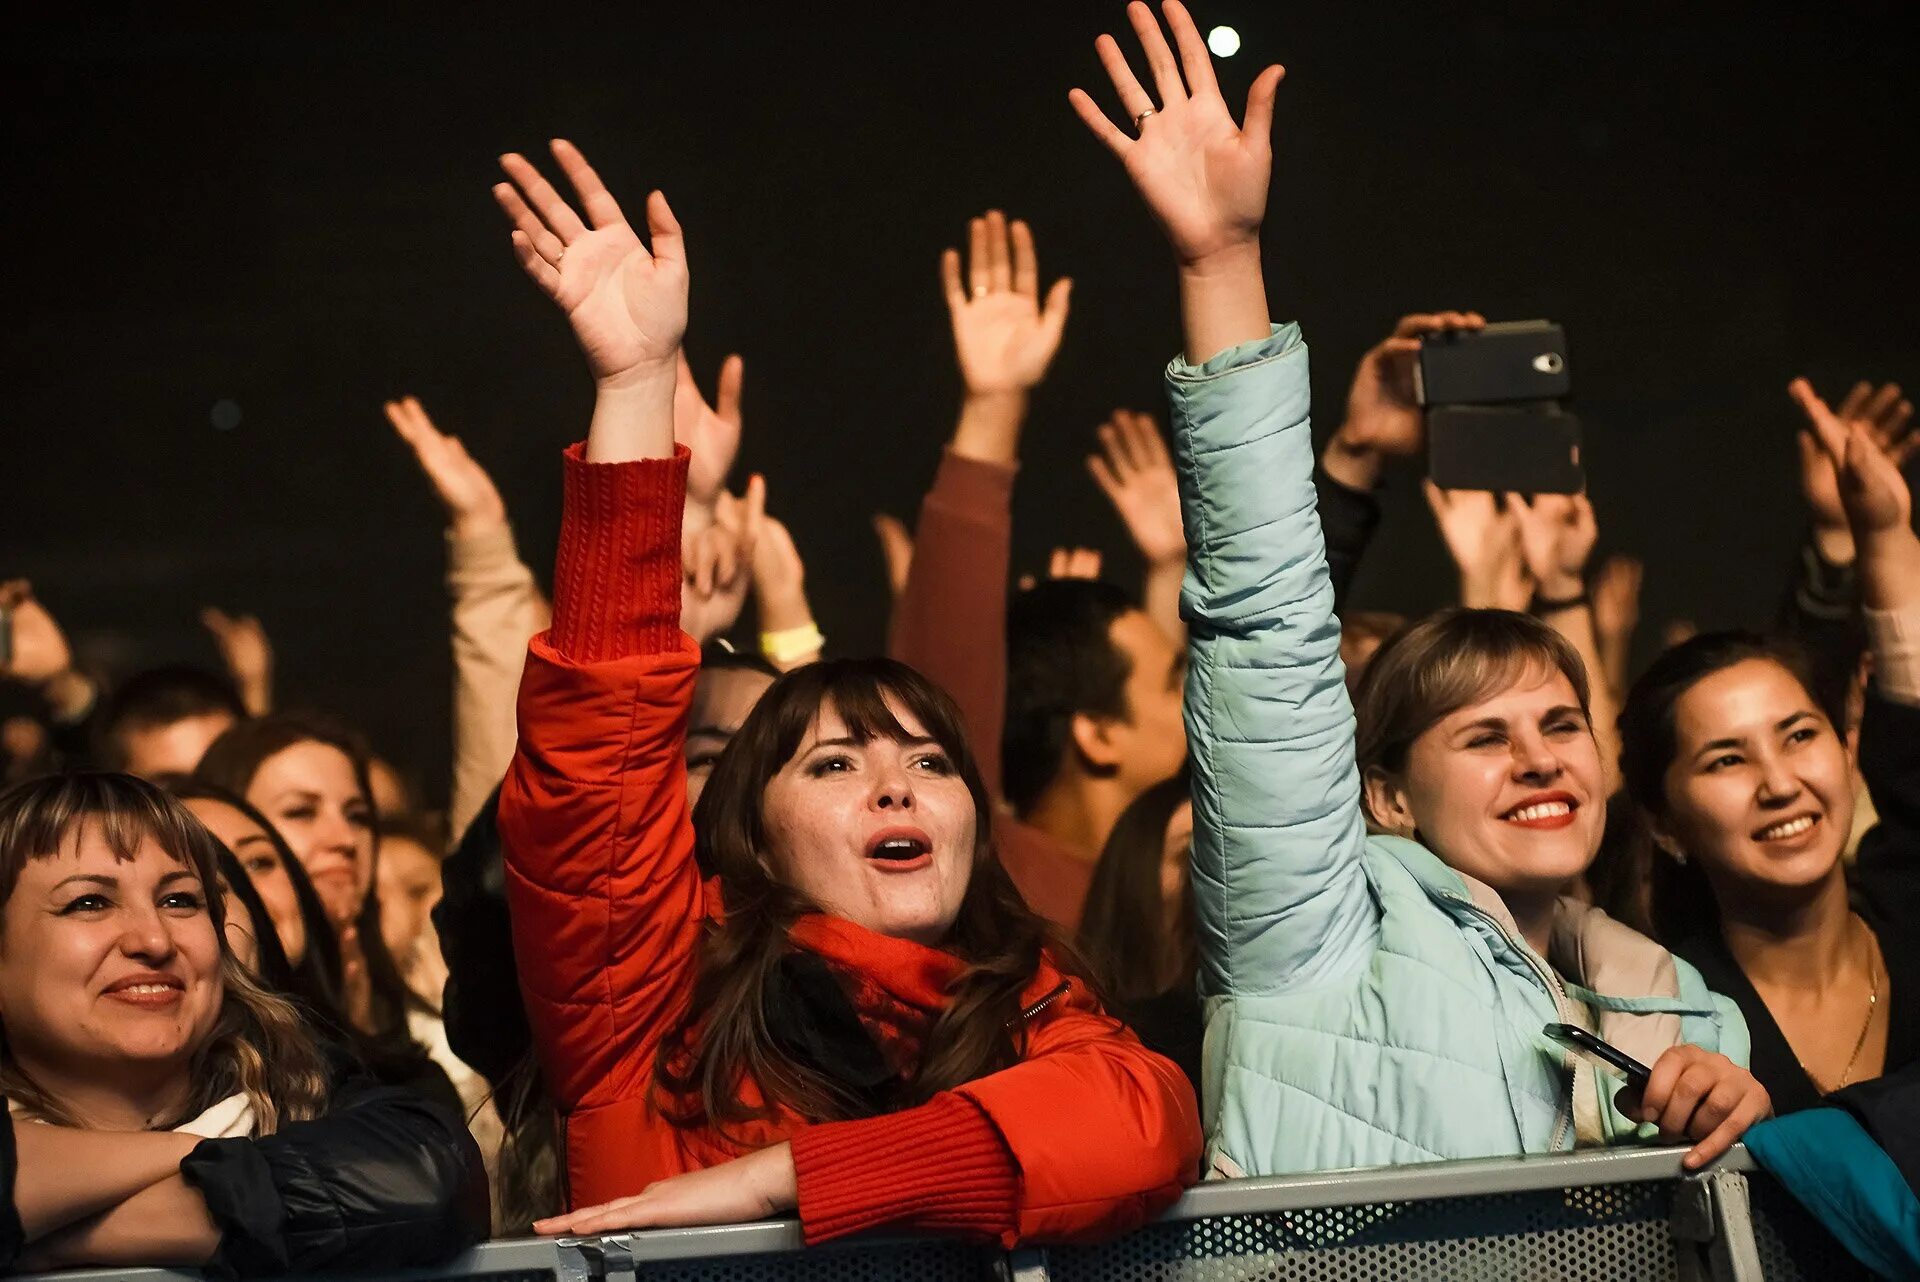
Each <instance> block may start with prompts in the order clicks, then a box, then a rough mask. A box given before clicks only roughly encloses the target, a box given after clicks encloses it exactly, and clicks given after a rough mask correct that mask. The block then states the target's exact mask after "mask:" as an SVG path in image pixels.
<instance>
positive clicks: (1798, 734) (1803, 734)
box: [1787, 726, 1820, 743]
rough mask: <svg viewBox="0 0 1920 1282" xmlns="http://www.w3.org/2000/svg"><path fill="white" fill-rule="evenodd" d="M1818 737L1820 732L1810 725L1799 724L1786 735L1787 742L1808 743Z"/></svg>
mask: <svg viewBox="0 0 1920 1282" xmlns="http://www.w3.org/2000/svg"><path fill="white" fill-rule="evenodd" d="M1819 737H1820V732H1819V731H1818V730H1816V729H1814V728H1813V727H1812V726H1801V727H1800V728H1799V729H1797V730H1795V731H1794V732H1793V733H1792V734H1789V735H1788V736H1787V742H1788V743H1810V742H1812V741H1813V740H1815V739H1818V738H1819Z"/></svg>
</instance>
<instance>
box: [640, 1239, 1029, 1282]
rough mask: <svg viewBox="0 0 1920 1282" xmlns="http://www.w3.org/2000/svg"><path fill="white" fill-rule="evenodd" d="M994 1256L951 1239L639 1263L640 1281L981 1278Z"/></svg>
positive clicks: (967, 1281)
mask: <svg viewBox="0 0 1920 1282" xmlns="http://www.w3.org/2000/svg"><path fill="white" fill-rule="evenodd" d="M994 1258H995V1256H994V1255H992V1254H989V1253H987V1252H985V1251H982V1250H979V1249H977V1248H974V1247H968V1246H963V1245H961V1244H959V1243H953V1242H932V1241H929V1242H916V1243H912V1244H910V1245H902V1246H887V1247H866V1248H860V1247H849V1248H846V1249H841V1248H836V1247H819V1248H815V1249H812V1250H808V1251H789V1252H781V1253H779V1254H774V1255H734V1256H723V1257H720V1258H717V1259H705V1260H668V1261H661V1262H658V1263H656V1262H651V1261H646V1262H642V1263H641V1264H640V1266H639V1277H640V1278H641V1279H642V1282H902V1280H906V1279H911V1282H923V1280H924V1282H986V1280H987V1279H990V1278H992V1277H993V1276H994V1270H993V1260H994Z"/></svg>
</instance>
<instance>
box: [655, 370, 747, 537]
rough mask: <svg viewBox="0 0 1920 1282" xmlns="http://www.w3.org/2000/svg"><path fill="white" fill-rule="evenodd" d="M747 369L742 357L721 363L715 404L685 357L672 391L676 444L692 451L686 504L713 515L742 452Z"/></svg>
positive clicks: (714, 398)
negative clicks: (742, 397)
mask: <svg viewBox="0 0 1920 1282" xmlns="http://www.w3.org/2000/svg"><path fill="white" fill-rule="evenodd" d="M746 371H747V365H746V362H745V361H744V360H742V359H741V358H740V356H739V354H738V353H735V354H734V355H732V356H729V357H727V359H726V360H724V361H722V362H720V381H719V383H718V384H717V385H716V386H715V388H714V397H713V404H711V405H709V404H708V403H707V398H706V397H705V396H702V395H701V394H700V384H698V383H697V382H695V381H694V378H693V366H691V365H689V364H688V363H687V357H686V353H685V352H682V353H681V354H680V362H679V370H678V377H677V381H676V382H675V385H674V391H673V439H674V440H675V441H677V442H679V443H680V444H681V445H684V446H686V447H687V450H688V452H689V453H690V454H692V456H693V457H692V458H691V459H689V460H688V464H687V505H688V506H689V507H693V506H695V505H698V506H700V507H702V508H704V509H706V510H707V511H709V512H711V511H712V510H713V507H714V505H715V504H716V503H718V502H719V501H720V495H721V493H722V492H723V491H724V490H725V489H726V486H727V473H728V472H730V471H732V470H733V460H734V458H735V457H736V456H737V455H738V454H739V453H740V388H741V384H742V383H743V382H744V381H745V378H746Z"/></svg>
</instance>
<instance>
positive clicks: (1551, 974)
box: [1451, 895, 1606, 1153]
mask: <svg viewBox="0 0 1920 1282" xmlns="http://www.w3.org/2000/svg"><path fill="white" fill-rule="evenodd" d="M1451 898H1452V899H1453V900H1454V902H1455V903H1458V904H1460V905H1461V906H1462V907H1464V908H1466V909H1467V911H1469V912H1471V913H1473V914H1474V915H1475V916H1476V917H1478V918H1480V920H1482V921H1484V922H1486V923H1487V924H1488V925H1489V926H1492V927H1493V928H1494V930H1495V931H1497V932H1498V933H1499V935H1500V938H1502V939H1504V940H1506V941H1507V943H1508V944H1511V945H1513V946H1515V947H1516V948H1518V950H1519V952H1520V957H1521V960H1523V961H1525V962H1526V963H1527V965H1528V966H1529V967H1530V968H1531V969H1532V970H1533V973H1534V974H1535V975H1537V976H1539V977H1540V980H1541V981H1542V982H1543V983H1544V984H1545V985H1546V988H1547V996H1548V997H1551V998H1552V999H1553V1013H1554V1014H1556V1015H1558V1016H1559V1017H1560V1021H1561V1022H1562V1023H1575V1022H1578V1021H1573V1020H1569V1019H1567V1007H1566V1002H1567V1001H1568V1000H1570V999H1569V998H1568V997H1567V989H1566V985H1565V984H1564V983H1562V982H1561V979H1560V976H1559V974H1558V973H1556V972H1555V971H1554V969H1553V967H1551V966H1549V965H1547V964H1546V963H1545V962H1543V961H1541V960H1540V959H1539V958H1538V957H1537V956H1535V955H1534V951H1533V947H1532V946H1531V945H1530V944H1528V943H1527V942H1526V941H1525V940H1519V939H1515V938H1514V937H1513V935H1512V934H1510V933H1509V932H1508V930H1507V928H1506V927H1505V926H1504V925H1502V924H1501V922H1500V919H1499V918H1498V917H1495V916H1494V915H1493V914H1492V913H1490V912H1488V911H1487V910H1486V909H1484V908H1482V907H1481V906H1480V905H1479V904H1476V903H1474V902H1473V901H1472V900H1471V899H1468V898H1466V897H1465V896H1464V895H1453V896H1451ZM1571 1058H1572V1052H1566V1053H1565V1054H1564V1056H1563V1059H1562V1063H1565V1062H1566V1060H1568V1059H1571ZM1579 1078H1580V1073H1579V1070H1578V1069H1577V1068H1576V1069H1575V1070H1574V1072H1573V1074H1572V1077H1571V1079H1570V1080H1569V1081H1568V1083H1567V1091H1566V1096H1565V1102H1564V1104H1563V1106H1562V1108H1561V1110H1560V1111H1559V1115H1558V1116H1557V1117H1556V1118H1555V1119H1554V1123H1553V1139H1552V1141H1551V1148H1550V1151H1551V1152H1555V1153H1557V1152H1559V1151H1560V1137H1561V1136H1562V1135H1564V1134H1566V1131H1567V1128H1568V1127H1569V1126H1571V1125H1573V1113H1574V1099H1573V1092H1574V1091H1575V1090H1576V1089H1578V1085H1579ZM1600 1112H1601V1116H1602V1118H1603V1119H1604V1118H1605V1116H1606V1110H1605V1109H1602V1110H1600Z"/></svg>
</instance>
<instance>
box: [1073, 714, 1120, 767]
mask: <svg viewBox="0 0 1920 1282" xmlns="http://www.w3.org/2000/svg"><path fill="white" fill-rule="evenodd" d="M1119 728H1120V723H1119V721H1117V720H1115V719H1114V718H1112V717H1096V716H1092V715H1090V714H1088V713H1085V712H1076V713H1074V714H1073V720H1072V722H1070V723H1069V728H1068V733H1069V734H1071V735H1072V736H1073V750H1074V751H1075V752H1076V753H1078V754H1079V756H1080V759H1081V760H1082V761H1084V762H1085V763H1086V765H1087V770H1088V772H1089V773H1091V774H1109V773H1111V772H1112V771H1114V770H1115V769H1117V768H1118V767H1119V765H1120V757H1121V752H1120V743H1119V736H1118V731H1119Z"/></svg>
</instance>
